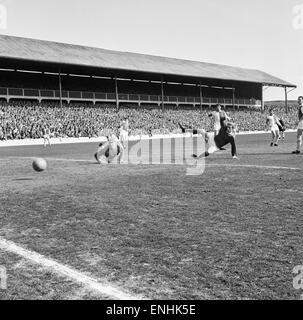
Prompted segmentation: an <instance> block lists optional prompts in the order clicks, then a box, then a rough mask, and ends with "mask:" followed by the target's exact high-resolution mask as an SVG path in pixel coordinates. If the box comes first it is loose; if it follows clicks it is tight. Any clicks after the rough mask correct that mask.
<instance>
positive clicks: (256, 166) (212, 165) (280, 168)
mask: <svg viewBox="0 0 303 320" xmlns="http://www.w3.org/2000/svg"><path fill="white" fill-rule="evenodd" d="M206 166H209V167H245V168H257V169H277V170H299V171H301V170H303V169H301V168H292V167H277V166H260V165H253V164H228V163H222V164H220V163H209V164H207V165H206Z"/></svg>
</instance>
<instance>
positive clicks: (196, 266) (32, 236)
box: [0, 134, 303, 299]
mask: <svg viewBox="0 0 303 320" xmlns="http://www.w3.org/2000/svg"><path fill="white" fill-rule="evenodd" d="M237 140H238V149H239V150H238V151H239V156H240V158H241V159H240V160H239V161H235V160H232V159H231V156H230V151H229V150H227V151H224V152H219V153H217V154H214V155H212V156H211V157H209V158H207V159H206V170H205V172H204V174H203V175H199V176H186V174H185V173H186V166H185V165H165V164H162V165H161V164H158V165H149V164H141V165H131V164H128V165H126V164H124V165H120V166H118V165H105V166H100V165H98V164H96V163H95V162H94V160H93V156H92V155H93V153H94V152H95V149H96V144H94V143H87V144H73V145H71V144H70V145H69V144H68V145H67V144H66V145H55V146H53V147H52V148H50V149H49V148H46V149H44V148H43V147H40V146H28V147H11V148H9V147H5V148H4V147H3V148H0V167H1V175H0V203H1V206H0V265H2V266H5V267H6V270H7V275H8V279H7V285H8V287H7V290H0V298H1V299H116V298H117V297H118V298H119V295H118V296H117V294H118V293H119V292H122V293H125V294H127V295H129V296H130V297H132V298H135V299H137V298H139V299H140V298H145V299H297V298H298V297H299V292H297V291H295V290H294V289H293V286H292V281H293V274H292V270H293V268H294V266H296V265H300V264H303V251H302V248H303V236H302V230H303V219H302V204H303V201H302V199H303V190H302V179H303V157H302V156H301V155H299V156H294V155H291V154H290V152H291V151H292V150H293V149H294V147H295V140H296V139H295V135H294V134H287V136H286V140H285V141H282V142H281V144H280V147H279V148H275V149H273V148H270V147H269V134H267V135H264V134H258V135H245V136H239V137H238V138H237ZM36 156H39V157H44V158H46V159H47V161H48V169H47V170H46V171H44V172H43V173H36V172H34V171H33V170H32V168H31V162H32V159H31V158H30V157H36ZM13 245H17V246H18V248H23V249H26V250H28V252H31V253H35V254H39V255H41V256H40V258H41V257H42V256H43V257H44V258H45V259H49V260H47V261H56V263H57V264H58V265H59V266H55V267H50V266H49V265H48V264H47V262H45V261H44V260H42V258H41V259H40V258H39V259H40V260H39V259H38V258H37V259H36V258H34V257H33V256H31V255H30V254H27V253H24V254H21V253H19V251H18V250H19V249H16V250H15V249H12V248H13ZM35 259H36V260H39V261H40V262H39V261H38V262H37V261H36V260H35ZM60 266H62V268H61V267H60ZM64 267H67V268H71V269H72V270H74V271H75V272H78V273H77V275H74V276H73V275H72V274H73V273H71V276H69V274H68V272H69V271H66V272H63V271H64V270H63V268H64ZM68 270H69V269H68ZM82 276H83V277H82ZM77 277H78V278H77ZM85 277H88V278H89V279H86V278H85ZM79 278H81V279H82V280H81V279H80V280H81V281H82V282H81V281H78V280H79ZM77 279H78V280H77ZM92 281H93V282H94V283H95V284H97V289H96V288H95V287H94V285H92ZM107 285H108V286H110V288H114V291H110V292H109V291H106V290H103V289H102V288H103V287H104V286H107ZM115 290H116V291H115Z"/></svg>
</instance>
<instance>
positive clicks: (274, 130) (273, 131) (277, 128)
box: [270, 126, 280, 134]
mask: <svg viewBox="0 0 303 320" xmlns="http://www.w3.org/2000/svg"><path fill="white" fill-rule="evenodd" d="M270 131H271V132H272V133H274V134H279V132H280V130H279V127H278V126H273V127H271V128H270Z"/></svg>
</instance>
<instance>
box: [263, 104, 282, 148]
mask: <svg viewBox="0 0 303 320" xmlns="http://www.w3.org/2000/svg"><path fill="white" fill-rule="evenodd" d="M278 124H280V122H279V120H278V118H277V117H276V115H275V114H274V112H273V110H270V111H269V116H267V118H266V125H267V126H269V128H270V131H271V134H272V140H271V143H270V146H271V147H272V146H275V147H278V140H279V136H280V134H279V127H278ZM280 125H281V124H280Z"/></svg>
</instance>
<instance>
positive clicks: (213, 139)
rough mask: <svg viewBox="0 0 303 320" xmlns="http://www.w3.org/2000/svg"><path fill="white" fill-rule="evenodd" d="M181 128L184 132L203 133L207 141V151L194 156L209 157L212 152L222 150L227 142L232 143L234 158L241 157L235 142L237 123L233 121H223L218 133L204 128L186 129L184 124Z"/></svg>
mask: <svg viewBox="0 0 303 320" xmlns="http://www.w3.org/2000/svg"><path fill="white" fill-rule="evenodd" d="M180 128H181V130H182V132H183V133H185V132H191V133H192V134H201V135H202V136H203V137H204V139H205V142H206V149H207V150H206V151H205V152H204V153H202V154H201V155H199V156H198V155H196V154H193V157H194V158H204V157H208V156H209V155H210V154H212V153H214V152H216V151H218V150H222V149H223V147H224V146H226V145H227V144H229V143H230V144H231V155H232V158H233V159H239V158H238V156H237V147H236V142H235V135H236V125H235V124H234V123H232V122H229V121H228V122H226V121H222V122H221V129H220V131H219V133H218V134H217V135H215V133H214V132H206V131H205V130H204V129H185V128H184V127H183V126H182V125H180Z"/></svg>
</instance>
